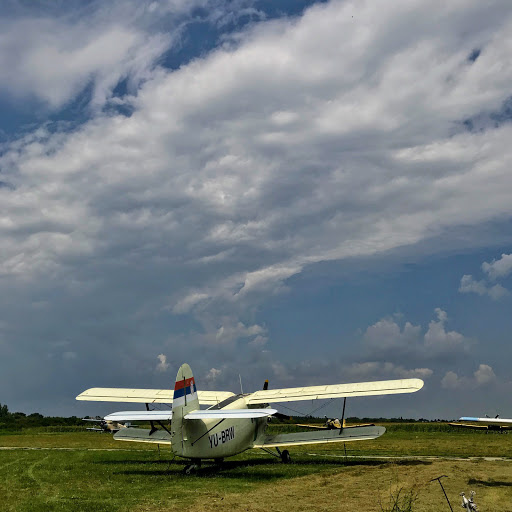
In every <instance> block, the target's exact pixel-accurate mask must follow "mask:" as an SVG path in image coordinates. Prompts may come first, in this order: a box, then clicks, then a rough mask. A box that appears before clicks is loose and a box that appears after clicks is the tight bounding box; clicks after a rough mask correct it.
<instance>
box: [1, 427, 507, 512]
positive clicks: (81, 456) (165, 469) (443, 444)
mask: <svg viewBox="0 0 512 512" xmlns="http://www.w3.org/2000/svg"><path fill="white" fill-rule="evenodd" d="M386 426H387V428H388V432H387V433H386V434H385V435H384V436H382V437H381V438H379V439H377V440H375V441H365V442H357V443H347V445H346V447H347V455H348V457H347V458H345V453H344V450H343V445H315V446H306V447H297V448H294V449H292V450H291V454H292V460H293V463H292V464H290V465H284V464H282V463H281V462H280V461H279V460H278V459H277V458H273V457H272V456H270V455H268V454H266V453H264V452H262V451H259V450H258V451H256V450H250V451H247V452H245V453H244V454H241V455H240V456H238V457H234V458H232V459H228V460H227V461H226V462H225V464H224V466H223V467H222V468H221V469H220V470H219V469H218V468H217V467H214V466H212V465H206V466H204V467H203V468H202V469H201V470H200V471H199V473H198V474H197V475H194V476H185V475H183V474H182V470H183V466H184V462H183V461H180V460H172V455H171V453H170V451H169V450H168V448H167V449H164V448H163V447H162V451H161V455H160V457H161V458H159V454H158V451H157V449H156V447H155V446H153V445H144V444H138V443H119V442H116V441H114V440H113V439H112V437H111V436H110V435H108V434H97V433H92V432H83V431H79V430H78V431H73V429H69V430H70V431H67V432H66V431H64V432H59V431H58V430H56V429H34V430H26V431H23V432H20V433H3V434H0V447H4V448H6V447H10V448H11V449H8V450H5V449H2V450H0V509H1V510H5V511H109V512H116V511H164V510H165V511H167V510H177V509H180V510H181V511H184V512H185V511H192V510H194V511H195V512H197V511H202V510H205V511H206V510H236V511H242V510H244V511H247V510H248V511H268V510H273V511H286V512H290V510H291V509H293V510H294V511H306V510H307V511H308V512H309V511H313V510H314V511H331V512H332V511H333V510H340V511H345V510H346V511H368V512H373V511H377V512H378V511H381V510H382V509H381V505H382V507H383V508H384V509H385V507H386V505H387V504H388V502H389V496H390V493H395V492H396V491H397V489H400V488H403V489H404V491H406V492H408V491H413V492H414V493H415V494H417V501H416V502H415V506H414V508H413V509H412V510H414V511H417V512H424V511H425V512H426V511H432V510H435V511H443V510H449V508H448V505H447V503H446V501H445V498H444V496H443V494H442V491H441V489H440V487H439V484H438V483H436V482H433V483H429V480H430V479H432V478H434V477H437V476H439V475H441V474H445V475H447V476H448V478H445V479H443V484H444V486H445V488H446V491H447V493H448V496H449V498H450V501H451V503H452V507H453V509H454V510H455V509H457V508H459V509H460V503H461V502H460V498H459V496H458V494H459V492H461V491H465V492H466V493H467V494H468V493H469V491H470V490H471V489H473V490H474V491H476V498H475V501H476V503H477V504H478V506H479V510H480V511H483V512H485V511H493V512H505V511H508V512H510V511H512V434H508V435H500V434H488V435H486V434H483V433H481V432H468V431H454V430H451V429H447V428H444V427H443V426H442V425H436V424H434V425H421V424H420V425H409V426H407V425H400V424H398V425H386ZM272 428H274V429H276V430H277V429H283V428H284V429H288V428H289V427H278V426H273V427H272ZM384 456H392V457H401V458H400V459H395V460H393V459H389V460H388V459H381V458H380V457H384ZM431 456H437V457H440V458H439V459H431V458H430V457H431ZM403 457H405V458H403ZM468 457H471V459H468ZM484 457H500V458H504V459H500V460H484Z"/></svg>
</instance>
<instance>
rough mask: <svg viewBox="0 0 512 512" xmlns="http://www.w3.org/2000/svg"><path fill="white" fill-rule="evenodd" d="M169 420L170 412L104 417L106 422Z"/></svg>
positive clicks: (127, 413)
mask: <svg viewBox="0 0 512 512" xmlns="http://www.w3.org/2000/svg"><path fill="white" fill-rule="evenodd" d="M171 418H172V411H121V412H113V413H112V414H109V415H108V416H105V419H106V420H108V421H169V420H170V419H171Z"/></svg>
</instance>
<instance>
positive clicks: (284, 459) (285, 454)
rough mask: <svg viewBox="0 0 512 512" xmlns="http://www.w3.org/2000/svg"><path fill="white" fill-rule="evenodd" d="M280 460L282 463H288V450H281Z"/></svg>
mask: <svg viewBox="0 0 512 512" xmlns="http://www.w3.org/2000/svg"><path fill="white" fill-rule="evenodd" d="M281 461H282V462H283V464H290V462H291V461H292V459H291V457H290V452H289V451H288V450H283V451H282V452H281Z"/></svg>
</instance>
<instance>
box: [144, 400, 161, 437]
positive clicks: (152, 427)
mask: <svg viewBox="0 0 512 512" xmlns="http://www.w3.org/2000/svg"><path fill="white" fill-rule="evenodd" d="M146 411H149V404H148V403H146ZM149 424H150V425H151V430H150V432H149V435H151V434H153V433H155V432H156V431H157V430H158V429H157V428H156V427H155V424H154V423H153V422H152V421H150V422H149Z"/></svg>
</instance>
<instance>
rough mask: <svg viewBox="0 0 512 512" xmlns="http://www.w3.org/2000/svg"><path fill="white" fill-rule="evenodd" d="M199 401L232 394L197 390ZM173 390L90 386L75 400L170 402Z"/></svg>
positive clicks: (212, 402)
mask: <svg viewBox="0 0 512 512" xmlns="http://www.w3.org/2000/svg"><path fill="white" fill-rule="evenodd" d="M197 394H198V398H199V403H200V404H204V405H216V404H218V403H219V402H222V401H223V400H226V398H229V397H230V396H233V395H234V393H231V392H230V391H198V392H197ZM173 395H174V392H173V391H172V390H170V389H131V388H90V389H87V390H85V391H84V392H83V393H80V394H79V395H78V396H77V397H76V399H77V400H89V401H92V402H139V403H146V404H172V399H173Z"/></svg>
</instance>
